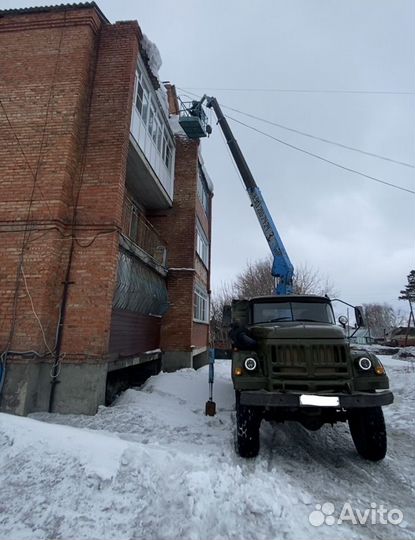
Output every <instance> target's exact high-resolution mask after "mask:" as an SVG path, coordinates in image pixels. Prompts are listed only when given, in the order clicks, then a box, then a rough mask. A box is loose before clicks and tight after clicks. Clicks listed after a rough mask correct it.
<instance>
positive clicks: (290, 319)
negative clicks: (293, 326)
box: [264, 317, 292, 322]
mask: <svg viewBox="0 0 415 540" xmlns="http://www.w3.org/2000/svg"><path fill="white" fill-rule="evenodd" d="M278 321H292V318H291V317H276V318H275V319H270V320H269V321H264V322H278Z"/></svg>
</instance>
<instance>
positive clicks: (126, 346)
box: [109, 309, 161, 356]
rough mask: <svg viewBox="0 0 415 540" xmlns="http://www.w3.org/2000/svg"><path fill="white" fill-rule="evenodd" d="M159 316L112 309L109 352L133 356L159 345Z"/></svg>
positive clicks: (156, 347)
mask: <svg viewBox="0 0 415 540" xmlns="http://www.w3.org/2000/svg"><path fill="white" fill-rule="evenodd" d="M160 326H161V319H160V318H159V317H151V316H149V315H141V314H140V313H134V312H132V311H126V310H123V309H113V310H112V318H111V331H110V344H109V352H110V353H111V354H114V353H118V354H119V355H120V356H133V355H138V354H141V353H144V352H146V351H152V350H154V349H158V348H159V347H160Z"/></svg>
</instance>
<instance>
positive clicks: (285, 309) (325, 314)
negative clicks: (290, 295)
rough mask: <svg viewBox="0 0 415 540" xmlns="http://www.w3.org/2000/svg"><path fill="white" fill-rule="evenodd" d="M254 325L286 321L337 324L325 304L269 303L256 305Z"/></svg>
mask: <svg viewBox="0 0 415 540" xmlns="http://www.w3.org/2000/svg"><path fill="white" fill-rule="evenodd" d="M253 316H254V321H253V322H254V324H259V323H268V322H280V321H282V322H284V321H304V322H323V323H331V324H335V320H334V316H333V311H332V309H331V307H330V304H327V303H323V302H316V303H312V302H275V303H272V302H269V303H268V302H267V303H262V304H254V310H253Z"/></svg>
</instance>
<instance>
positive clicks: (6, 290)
mask: <svg viewBox="0 0 415 540" xmlns="http://www.w3.org/2000/svg"><path fill="white" fill-rule="evenodd" d="M102 24H103V23H102V20H101V19H100V17H99V15H98V14H97V12H96V11H95V10H94V9H80V10H71V11H68V12H67V13H66V14H65V12H62V11H59V12H46V13H32V14H26V15H14V16H6V17H3V18H1V19H0V72H1V74H2V76H1V77H0V96H1V98H2V101H3V104H4V109H1V108H0V137H1V140H0V163H1V174H2V176H1V181H0V232H1V234H0V241H1V247H2V265H1V268H0V320H1V323H0V346H1V347H2V348H3V347H4V346H5V345H6V343H7V341H8V336H9V334H10V328H11V321H12V316H13V298H14V291H15V283H16V281H15V280H16V270H17V267H18V261H19V257H20V254H21V251H22V249H21V248H22V240H23V234H24V233H23V231H22V229H23V228H24V227H25V226H26V224H27V219H28V221H29V222H30V223H32V224H36V225H34V227H35V228H37V229H41V230H37V231H32V232H31V234H30V239H29V240H30V242H29V243H28V244H27V246H26V249H25V250H24V274H25V277H26V283H27V286H28V290H29V292H30V296H31V300H32V302H33V306H34V307H35V310H36V314H37V315H38V317H39V319H40V321H41V323H42V326H43V328H44V330H45V337H46V340H47V343H48V345H49V346H50V347H53V343H54V339H55V332H56V324H57V320H58V313H59V306H60V302H61V298H62V281H63V280H64V275H65V270H66V267H67V261H68V254H69V246H70V242H71V241H70V239H69V238H68V236H69V235H70V234H71V230H72V229H71V227H70V223H71V219H72V216H73V209H74V203H75V201H76V199H77V194H78V190H80V191H79V201H78V202H79V204H78V211H77V227H76V233H75V236H76V238H77V240H78V243H76V244H75V247H74V256H73V264H72V272H71V276H70V280H71V281H72V282H73V284H72V285H70V287H69V291H70V292H69V297H68V306H67V314H66V321H65V330H64V342H63V349H62V351H63V352H64V353H66V355H67V358H68V359H70V358H79V359H82V358H83V357H84V353H86V355H87V356H90V357H95V356H100V355H103V354H104V353H105V352H106V351H107V348H108V338H109V333H108V331H109V324H110V317H111V307H112V306H111V304H112V295H113V289H114V284H115V276H116V265H117V256H118V233H117V232H116V231H114V229H115V228H116V227H119V226H120V223H121V208H122V198H123V191H124V180H125V168H126V155H127V149H128V135H129V121H130V114H131V111H130V108H131V103H132V91H133V77H134V69H135V63H136V57H137V52H138V41H137V36H138V34H139V29H138V26H137V24H134V23H129V24H117V25H107V24H105V23H104V25H103V27H102V30H101V31H100V28H101V26H102ZM91 90H92V94H91ZM89 105H90V106H89ZM5 111H6V113H7V116H8V118H9V121H10V123H11V124H12V127H13V129H11V128H10V125H9V123H8V121H7V118H6V115H5ZM14 133H15V134H16V135H17V137H18V141H17V139H16V137H15V135H14ZM42 140H43V143H42ZM21 149H23V152H24V155H25V156H23V154H22V151H21ZM85 152H86V153H85ZM26 159H27V162H28V164H29V166H30V168H31V169H32V171H36V169H38V170H37V173H36V181H34V178H33V174H32V173H31V172H30V170H29V166H28V164H27V163H26ZM38 165H39V166H38ZM82 173H83V174H82ZM33 186H35V187H34V189H33ZM32 191H33V203H32V205H31V207H30V212H29V200H30V198H31V194H32ZM111 230H112V232H111V233H109V231H111ZM13 231H14V232H13ZM103 231H107V234H102V235H99V236H97V238H96V240H95V241H93V239H94V237H95V236H96V234H97V232H103ZM80 244H82V245H83V246H85V247H81V246H80ZM88 244H90V245H89V247H86V246H88ZM11 346H12V349H16V350H28V349H35V350H38V351H43V350H44V349H45V346H44V344H43V338H42V334H41V331H40V326H39V324H38V322H37V320H36V318H35V316H34V314H33V311H32V306H31V302H30V298H29V295H28V293H27V291H26V286H25V281H24V279H21V280H20V288H19V295H18V303H17V309H16V326H15V335H14V339H13V342H12V344H11Z"/></svg>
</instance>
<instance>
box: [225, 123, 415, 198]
mask: <svg viewBox="0 0 415 540" xmlns="http://www.w3.org/2000/svg"><path fill="white" fill-rule="evenodd" d="M225 116H226V118H228V119H229V120H232V121H233V122H236V123H237V124H241V125H242V126H245V127H247V128H249V129H252V130H253V131H256V132H257V133H260V134H261V135H264V136H265V137H268V138H269V139H273V140H274V141H277V142H279V143H280V144H283V145H284V146H288V147H289V148H292V149H293V150H297V151H299V152H302V153H303V154H307V155H308V156H312V157H315V158H317V159H320V160H321V161H324V162H326V163H330V165H334V166H335V167H338V168H339V169H343V170H345V171H348V172H351V173H353V174H357V175H359V176H362V177H363V178H367V179H368V180H373V181H374V182H378V183H380V184H384V185H386V186H389V187H392V188H395V189H399V190H401V191H406V192H407V193H411V194H412V195H415V191H413V190H412V189H408V188H405V187H403V186H398V185H397V184H393V183H392V182H388V181H386V180H381V179H380V178H376V177H375V176H371V175H370V174H366V173H363V172H360V171H357V170H356V169H352V168H351V167H346V166H345V165H340V163H336V162H335V161H331V160H330V159H327V158H325V157H323V156H320V155H319V154H315V153H314V152H309V151H308V150H305V149H304V148H300V147H299V146H295V145H294V144H290V143H288V142H286V141H283V140H282V139H278V138H277V137H274V136H273V135H270V134H269V133H266V132H265V131H261V130H260V129H257V128H255V127H253V126H250V125H248V124H245V123H244V122H241V121H240V120H237V119H236V118H232V117H231V116H227V115H225Z"/></svg>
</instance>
